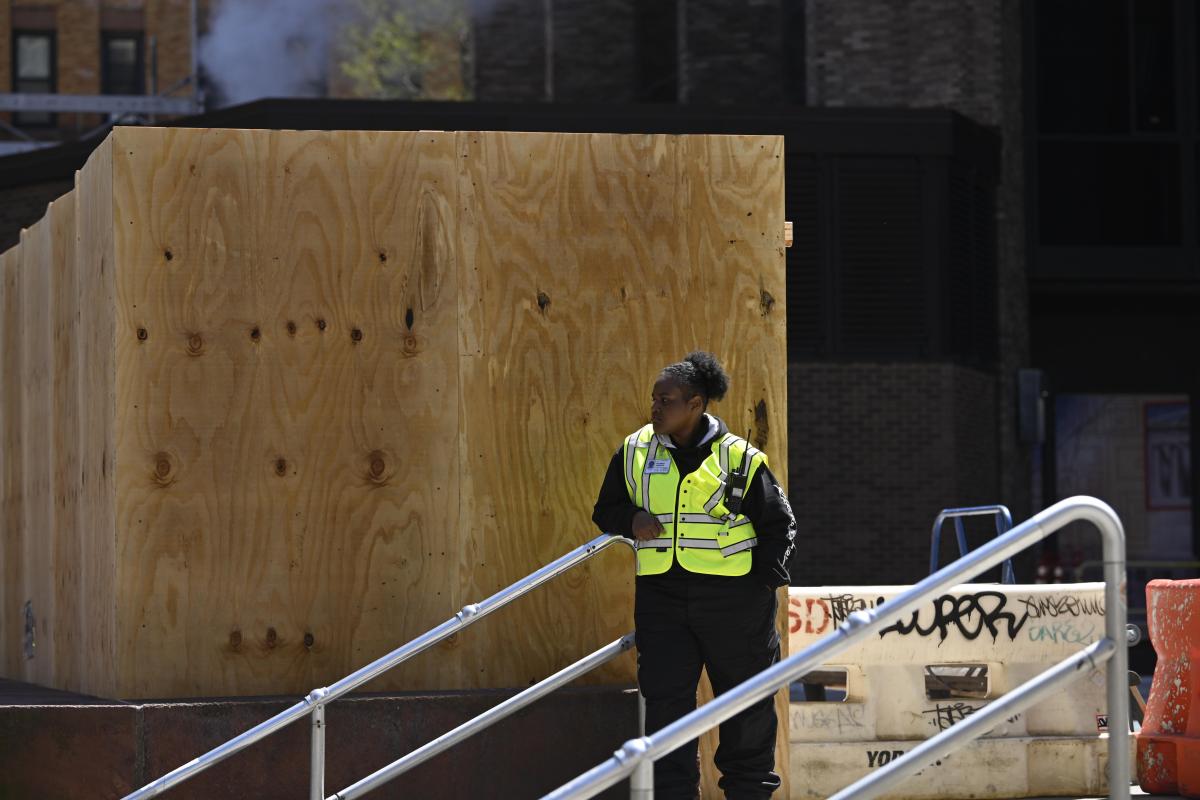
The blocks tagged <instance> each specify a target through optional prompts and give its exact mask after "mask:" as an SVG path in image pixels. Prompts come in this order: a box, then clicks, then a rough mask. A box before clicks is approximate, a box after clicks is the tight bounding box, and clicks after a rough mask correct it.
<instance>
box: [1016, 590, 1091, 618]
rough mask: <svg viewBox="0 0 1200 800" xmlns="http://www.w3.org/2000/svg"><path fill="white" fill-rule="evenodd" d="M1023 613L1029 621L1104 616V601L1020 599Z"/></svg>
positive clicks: (1066, 596)
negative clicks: (1087, 615)
mask: <svg viewBox="0 0 1200 800" xmlns="http://www.w3.org/2000/svg"><path fill="white" fill-rule="evenodd" d="M1019 599H1020V602H1021V603H1022V604H1023V605H1024V606H1025V613H1026V615H1028V617H1029V618H1030V619H1042V618H1043V617H1078V616H1082V615H1086V614H1095V615H1098V616H1104V601H1102V600H1100V599H1098V598H1091V599H1088V598H1078V597H1072V596H1071V595H1059V596H1057V597H1055V596H1049V597H1022V598H1019Z"/></svg>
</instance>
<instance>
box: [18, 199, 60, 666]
mask: <svg viewBox="0 0 1200 800" xmlns="http://www.w3.org/2000/svg"><path fill="white" fill-rule="evenodd" d="M51 213H52V208H51V209H48V210H47V216H45V217H43V218H42V219H41V220H39V221H38V222H36V223H34V224H33V225H32V226H30V227H29V228H28V229H26V230H23V231H22V232H21V244H20V258H21V263H20V270H21V309H22V312H23V313H24V315H25V316H24V319H23V320H22V325H21V333H22V341H21V372H20V377H19V380H20V382H21V387H22V390H23V392H24V397H23V402H22V407H21V420H22V422H21V434H22V442H21V444H22V458H21V464H22V467H21V478H22V497H23V509H24V516H23V519H22V523H21V552H22V556H23V564H24V569H23V570H22V572H21V586H22V589H21V598H22V601H23V602H25V603H29V604H30V606H31V609H32V612H33V618H34V620H35V622H36V639H35V648H36V649H35V651H34V653H35V657H34V658H31V659H28V660H26V661H25V664H24V670H23V672H24V677H25V680H27V681H29V682H31V683H36V684H39V685H42V686H47V685H50V684H51V683H52V681H53V677H54V645H53V641H54V630H55V628H56V625H55V618H54V592H53V581H54V559H53V554H54V543H53V531H54V513H53V505H52V500H51V489H50V474H51V469H50V463H51V462H50V452H51V431H52V427H53V426H52V413H53V402H52V390H51V385H52V381H51V371H52V370H53V367H54V364H53V353H54V350H53V347H52V343H53V339H52V336H53V334H52V324H51V317H50V314H49V311H50V278H51V273H52V271H53V266H52V263H51V259H52V251H53V245H52V242H51V236H50V216H49V215H50V214H51Z"/></svg>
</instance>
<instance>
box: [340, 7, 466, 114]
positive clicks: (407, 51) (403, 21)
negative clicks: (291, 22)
mask: <svg viewBox="0 0 1200 800" xmlns="http://www.w3.org/2000/svg"><path fill="white" fill-rule="evenodd" d="M466 2H467V0H346V4H347V5H348V6H350V9H349V10H350V14H349V16H350V21H349V22H348V23H347V24H346V25H345V27H344V28H343V29H342V31H341V36H340V43H339V47H338V53H339V54H340V56H339V57H338V59H337V62H338V68H339V69H340V71H341V73H342V76H343V77H344V78H345V79H346V80H347V81H348V83H349V88H350V90H351V92H352V93H353V94H354V95H355V96H357V97H370V98H380V99H394V100H469V99H470V94H471V92H470V88H469V86H468V83H467V80H466V74H467V71H468V60H467V56H466V54H467V52H468V44H469V37H470V23H469V18H468V14H467V9H466Z"/></svg>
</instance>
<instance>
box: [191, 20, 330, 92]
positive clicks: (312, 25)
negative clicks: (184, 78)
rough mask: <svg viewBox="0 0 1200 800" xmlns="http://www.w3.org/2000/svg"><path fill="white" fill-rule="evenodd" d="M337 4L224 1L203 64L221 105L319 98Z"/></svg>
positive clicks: (204, 45)
mask: <svg viewBox="0 0 1200 800" xmlns="http://www.w3.org/2000/svg"><path fill="white" fill-rule="evenodd" d="M343 5H344V4H343V3H342V2H340V1H339V0H221V2H219V3H218V4H217V5H216V7H215V8H214V9H213V12H212V17H211V18H210V21H209V26H208V34H207V35H206V36H205V37H204V38H203V39H201V40H200V63H201V65H202V66H203V68H204V71H205V73H206V74H207V75H208V78H209V80H210V81H211V82H212V83H213V84H214V86H215V88H216V89H217V91H218V93H219V96H220V97H219V99H220V100H221V101H222V104H236V103H245V102H248V101H250V100H256V99H259V98H263V97H321V96H323V95H324V94H325V79H326V73H327V70H328V68H329V49H330V46H331V45H332V40H333V28H334V25H333V24H332V23H333V21H334V20H335V19H336V18H337V17H336V12H337V11H338V9H339V7H341V6H343Z"/></svg>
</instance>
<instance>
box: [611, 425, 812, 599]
mask: <svg viewBox="0 0 1200 800" xmlns="http://www.w3.org/2000/svg"><path fill="white" fill-rule="evenodd" d="M706 416H707V415H706ZM712 419H713V420H714V421H715V422H716V424H717V430H716V434H715V436H723V435H725V434H726V433H727V432H728V431H729V428H728V427H726V425H725V423H724V422H722V421H721V420H719V419H717V418H716V417H713V418H712ZM708 432H709V431H708V429H707V426H705V425H704V424H703V422H702V423H701V426H700V432H699V433H698V435H697V438H698V439H699V441H697V442H693V443H692V444H690V445H688V446H685V447H675V448H672V449H671V458H672V459H674V461H675V466H676V467H677V468H678V469H679V477H680V479H681V480H682V479H683V478H684V477H686V476H688V475H691V474H692V473H693V472H695V471H696V470H697V469H699V468H700V465H701V464H702V463H704V459H706V458H708V456H709V455H710V454H711V453H712V440H713V438H714V437H713V436H706V435H705V434H706V433H708ZM623 449H624V444H623V443H622V446H621V447H618V448H617V452H616V453H614V454H613V457H612V460H611V461H610V462H609V464H608V472H606V473H605V474H604V483H603V484H602V485H601V486H600V496H599V497H598V498H597V499H596V507H595V509H594V510H593V511H592V521H593V522H595V523H596V525H597V527H599V528H600V530H601V531H602V532H604V533H617V534H620V535H621V536H625V537H628V538H633V516H634V514H636V513H637V512H638V511H640V510H641V509H640V508H638V506H635V505H634V504H633V501H632V500H630V499H629V492H628V490H627V489H626V487H625V465H624V462H623V461H622V459H621V454H622V450H623ZM741 513H743V514H745V515H746V516H747V517H749V518H750V522H751V523H752V524H753V525H754V530H755V532H756V533H757V534H758V545H757V546H756V547H755V548H753V549H752V550H751V551H750V552H751V553H753V556H754V560H753V566H752V567H751V569H750V571H751V573H752V574H753V575H754V576H756V577H757V578H758V580H759V581H761V582H762V583H765V584H766V585H768V586H771V587H777V586H786V585H787V584H788V583H789V582H790V581H791V562H792V557H793V556H794V555H795V552H796V518H795V516H794V515H793V514H792V506H791V504H790V503H789V502H788V499H787V495H785V494H784V492H783V488H782V487H781V486H780V485H779V481H777V480H776V479H775V475H774V474H773V473H772V472H771V470H770V469H769V468H768V467H767V465H766V464H764V465H762V466H761V467H759V468H758V471H757V472H755V473H754V478H753V480H752V481H750V483H749V484H748V485H747V486H746V496H745V499H744V500H743V501H742V509H741ZM665 574H666V575H670V576H679V575H689V576H690V575H693V574H694V573H691V572H688V571H687V570H685V569H684V568H683V567H681V566H679V562H678V561H673V562H672V564H671V569H670V570H669V571H668V572H667V573H665Z"/></svg>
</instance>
